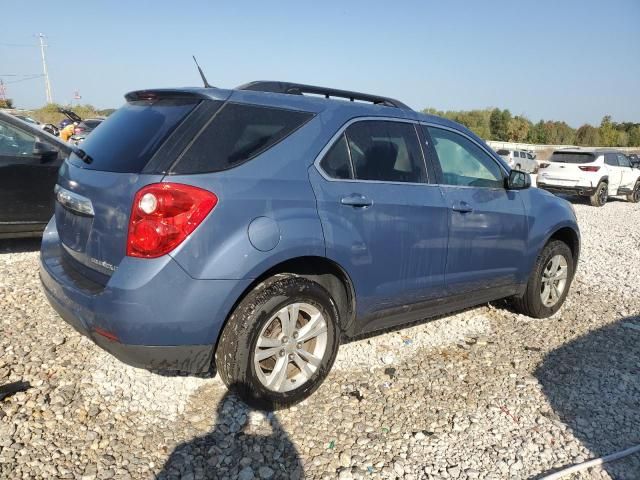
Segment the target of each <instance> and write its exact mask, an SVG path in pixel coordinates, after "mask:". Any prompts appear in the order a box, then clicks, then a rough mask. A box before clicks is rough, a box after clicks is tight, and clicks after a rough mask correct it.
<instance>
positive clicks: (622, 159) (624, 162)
mask: <svg viewBox="0 0 640 480" xmlns="http://www.w3.org/2000/svg"><path fill="white" fill-rule="evenodd" d="M618 164H619V165H620V166H621V167H630V166H631V162H630V161H629V159H628V158H627V156H626V155H621V154H618Z"/></svg>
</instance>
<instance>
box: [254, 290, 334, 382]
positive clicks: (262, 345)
mask: <svg viewBox="0 0 640 480" xmlns="http://www.w3.org/2000/svg"><path fill="white" fill-rule="evenodd" d="M326 350H327V321H326V319H325V318H324V316H323V315H322V313H321V312H320V310H318V309H317V308H316V307H314V306H313V305H310V304H308V303H302V302H298V303H292V304H289V305H287V306H285V307H283V308H281V309H280V310H279V311H278V312H276V313H275V314H274V315H273V316H272V317H271V318H270V319H269V321H267V323H266V324H265V325H264V327H263V328H262V331H261V332H260V335H259V337H258V341H257V342H256V347H255V349H254V352H253V364H254V368H255V371H256V375H257V377H258V379H259V380H260V383H262V385H264V387H266V388H267V389H269V390H272V391H274V392H288V391H290V390H293V389H295V388H298V387H300V386H302V385H304V384H305V383H306V382H307V381H309V379H310V378H311V377H312V376H313V375H314V373H315V372H316V371H317V370H318V368H319V367H320V365H321V362H322V359H323V357H324V355H325V352H326Z"/></svg>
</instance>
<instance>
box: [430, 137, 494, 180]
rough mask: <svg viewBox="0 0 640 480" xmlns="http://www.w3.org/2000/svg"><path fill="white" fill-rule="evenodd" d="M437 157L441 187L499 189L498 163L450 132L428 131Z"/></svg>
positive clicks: (475, 146) (470, 142)
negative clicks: (457, 186)
mask: <svg viewBox="0 0 640 480" xmlns="http://www.w3.org/2000/svg"><path fill="white" fill-rule="evenodd" d="M428 131H429V134H430V135H431V138H432V140H433V145H434V147H435V149H436V153H437V154H438V161H439V162H440V168H441V169H442V176H443V183H444V184H445V185H464V186H470V187H491V188H502V187H503V186H504V180H503V176H502V170H501V169H500V167H499V166H498V163H497V162H496V161H495V160H494V159H493V158H492V157H490V156H489V154H487V153H486V152H485V151H484V150H483V149H482V148H480V147H479V146H478V145H477V144H476V143H474V142H472V141H471V140H469V139H468V138H466V137H464V136H462V135H459V134H457V133H454V132H452V131H450V130H443V129H440V128H433V127H428Z"/></svg>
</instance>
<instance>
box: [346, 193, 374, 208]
mask: <svg viewBox="0 0 640 480" xmlns="http://www.w3.org/2000/svg"><path fill="white" fill-rule="evenodd" d="M340 203H341V204H342V205H349V206H350V207H370V206H371V205H373V200H371V199H370V198H367V197H365V196H364V195H360V194H359V193H352V194H351V195H347V196H346V197H342V198H341V199H340Z"/></svg>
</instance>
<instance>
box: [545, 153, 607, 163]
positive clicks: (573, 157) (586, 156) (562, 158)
mask: <svg viewBox="0 0 640 480" xmlns="http://www.w3.org/2000/svg"><path fill="white" fill-rule="evenodd" d="M595 159H596V157H595V156H594V155H593V154H592V153H589V152H553V155H551V158H550V159H549V161H550V162H555V163H591V162H593V161H595Z"/></svg>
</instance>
